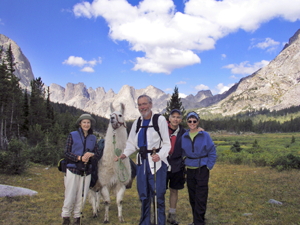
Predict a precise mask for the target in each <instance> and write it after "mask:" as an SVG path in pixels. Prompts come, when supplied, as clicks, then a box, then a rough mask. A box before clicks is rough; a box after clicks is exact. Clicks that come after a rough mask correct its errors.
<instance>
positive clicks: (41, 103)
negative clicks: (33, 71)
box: [29, 77, 47, 130]
mask: <svg viewBox="0 0 300 225" xmlns="http://www.w3.org/2000/svg"><path fill="white" fill-rule="evenodd" d="M30 85H31V95H30V106H29V109H30V110H29V125H30V126H35V125H37V124H39V125H41V126H42V130H44V129H46V126H47V125H46V124H45V121H46V118H47V113H46V103H45V89H44V83H43V81H42V79H41V78H40V77H38V78H36V79H34V80H32V81H31V83H30Z"/></svg>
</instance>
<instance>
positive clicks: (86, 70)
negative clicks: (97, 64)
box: [80, 66, 95, 73]
mask: <svg viewBox="0 0 300 225" xmlns="http://www.w3.org/2000/svg"><path fill="white" fill-rule="evenodd" d="M80 71H81V72H88V73H93V72H95V70H94V69H93V68H92V67H90V66H85V67H83V68H82V69H81V70H80Z"/></svg>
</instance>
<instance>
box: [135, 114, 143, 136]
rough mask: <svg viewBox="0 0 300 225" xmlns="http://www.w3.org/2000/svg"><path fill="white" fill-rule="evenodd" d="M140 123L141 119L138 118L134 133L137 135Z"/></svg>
mask: <svg viewBox="0 0 300 225" xmlns="http://www.w3.org/2000/svg"><path fill="white" fill-rule="evenodd" d="M141 122H142V119H141V117H139V119H138V121H137V123H136V129H135V133H137V132H138V131H139V129H140V128H141Z"/></svg>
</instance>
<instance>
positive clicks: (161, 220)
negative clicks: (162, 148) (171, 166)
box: [137, 159, 167, 225]
mask: <svg viewBox="0 0 300 225" xmlns="http://www.w3.org/2000/svg"><path fill="white" fill-rule="evenodd" d="M166 179H167V165H166V164H165V163H164V162H162V165H161V167H160V168H159V170H157V171H156V196H157V215H158V216H157V217H158V218H157V219H158V220H157V221H158V224H159V225H165V224H166V215H165V193H166ZM137 190H138V193H139V197H140V201H141V204H142V205H141V219H140V223H139V225H150V224H151V223H150V221H151V215H150V212H151V209H150V207H151V201H153V199H154V193H155V187H154V175H153V174H152V173H151V170H150V166H149V163H148V159H144V160H143V163H142V164H141V165H137Z"/></svg>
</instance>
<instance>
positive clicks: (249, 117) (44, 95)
mask: <svg viewBox="0 0 300 225" xmlns="http://www.w3.org/2000/svg"><path fill="white" fill-rule="evenodd" d="M15 65H16V63H15V62H14V56H13V53H12V49H11V46H9V47H8V49H7V50H4V48H3V47H1V46H0V80H1V82H0V172H3V173H8V174H20V173H22V172H23V171H25V170H26V168H27V167H28V165H29V164H30V163H40V164H44V165H56V164H57V162H58V161H59V160H60V158H62V157H63V152H64V145H65V141H66V139H67V135H68V134H69V133H70V132H71V131H73V130H76V129H77V128H76V126H75V121H76V120H77V118H78V117H79V116H80V115H81V114H82V113H86V112H84V111H82V110H80V109H77V108H75V107H70V106H67V105H65V104H59V103H53V102H51V95H50V90H49V87H48V88H46V86H45V85H44V83H43V81H42V79H41V78H40V77H38V78H35V79H34V80H32V81H31V84H30V86H31V87H30V90H23V89H22V88H21V87H20V85H19V78H17V77H16V76H15V75H14V72H15ZM173 108H179V109H181V110H182V111H183V112H184V115H185V113H186V110H185V109H184V107H183V106H182V103H181V99H180V97H179V93H178V88H177V87H175V89H174V93H173V95H172V97H171V99H170V101H169V102H168V103H167V105H166V113H165V114H164V116H165V117H166V118H168V115H169V112H170V111H171V110H172V109H173ZM92 116H93V117H94V118H95V119H96V122H97V123H96V126H95V127H94V128H93V129H94V133H95V134H96V135H97V136H98V137H100V136H101V137H103V134H104V133H105V131H106V129H107V125H108V119H106V118H103V117H99V116H97V115H94V114H92ZM200 116H201V126H202V127H203V128H204V129H205V130H206V131H219V130H224V131H228V132H235V133H237V134H239V133H242V132H255V133H258V134H261V133H279V132H300V106H294V107H291V108H287V109H283V110H279V111H269V110H267V109H261V110H258V111H255V112H245V113H241V114H238V115H235V116H232V117H222V116H220V115H219V116H218V115H209V114H206V115H200ZM132 122H133V121H127V130H128V131H129V130H130V128H131V125H132ZM183 125H184V126H185V127H187V126H186V124H185V120H183Z"/></svg>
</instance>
